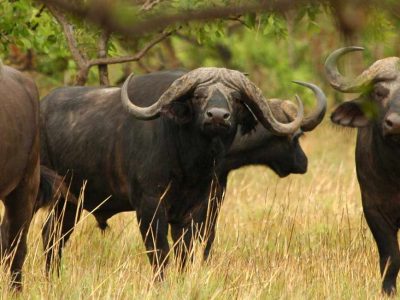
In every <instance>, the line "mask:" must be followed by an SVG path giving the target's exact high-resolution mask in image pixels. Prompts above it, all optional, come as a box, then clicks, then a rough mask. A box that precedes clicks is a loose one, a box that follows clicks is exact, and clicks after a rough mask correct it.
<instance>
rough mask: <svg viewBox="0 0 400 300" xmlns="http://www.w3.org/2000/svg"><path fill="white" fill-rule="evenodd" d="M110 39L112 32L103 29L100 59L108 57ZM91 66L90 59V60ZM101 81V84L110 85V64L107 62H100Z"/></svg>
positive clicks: (100, 39) (100, 41)
mask: <svg viewBox="0 0 400 300" xmlns="http://www.w3.org/2000/svg"><path fill="white" fill-rule="evenodd" d="M109 39H110V33H109V32H108V31H107V30H103V32H102V33H101V35H100V38H99V53H98V58H99V59H105V58H107V45H108V40H109ZM89 67H90V61H89ZM98 67H99V81H100V85H105V86H108V85H110V81H109V79H108V65H107V64H99V66H98Z"/></svg>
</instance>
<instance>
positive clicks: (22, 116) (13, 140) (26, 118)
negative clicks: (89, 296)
mask: <svg viewBox="0 0 400 300" xmlns="http://www.w3.org/2000/svg"><path fill="white" fill-rule="evenodd" d="M0 136H1V139H0V166H1V169H0V199H1V200H2V201H3V203H4V207H5V212H4V216H3V220H2V223H1V231H0V240H1V245H0V246H1V248H0V254H1V255H0V258H1V260H2V262H3V263H5V265H7V266H9V267H10V270H11V279H12V285H13V287H15V288H17V289H19V288H21V277H22V276H21V269H22V265H23V263H24V260H25V255H26V251H27V249H26V248H27V246H26V236H27V232H28V229H29V225H30V222H31V219H32V216H33V211H34V205H35V201H36V196H37V192H38V188H39V181H40V161H39V153H40V151H39V146H40V145H39V95H38V91H37V89H36V85H35V83H34V82H33V81H32V80H31V79H30V78H28V77H26V76H24V75H23V74H22V73H20V72H19V71H17V70H15V69H13V68H11V67H8V66H5V65H2V64H1V63H0Z"/></svg>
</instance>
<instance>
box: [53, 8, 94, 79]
mask: <svg viewBox="0 0 400 300" xmlns="http://www.w3.org/2000/svg"><path fill="white" fill-rule="evenodd" d="M47 8H48V9H49V11H50V13H51V14H52V15H53V16H54V17H55V18H56V20H57V22H58V23H59V24H60V25H61V27H62V29H63V32H64V35H65V38H66V39H67V44H68V48H69V50H70V51H71V55H72V58H73V59H74V61H75V62H76V64H77V65H78V68H79V72H78V74H77V76H76V83H77V84H78V85H84V84H85V83H86V81H87V77H88V74H89V65H88V59H87V57H86V55H85V54H84V53H82V52H81V51H80V50H79V48H78V43H77V42H76V39H75V37H74V32H73V27H72V25H71V24H69V23H68V21H67V19H66V18H65V16H64V15H63V14H62V13H61V12H60V11H59V10H58V9H57V8H55V7H53V6H52V5H48V4H47Z"/></svg>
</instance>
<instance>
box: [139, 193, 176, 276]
mask: <svg viewBox="0 0 400 300" xmlns="http://www.w3.org/2000/svg"><path fill="white" fill-rule="evenodd" d="M136 215H137V219H138V223H139V228H140V233H141V235H142V239H143V242H144V244H145V247H146V250H147V255H148V257H149V260H150V263H151V265H152V266H153V270H154V274H155V275H156V276H157V279H159V280H162V279H163V278H164V269H165V266H166V264H167V262H168V254H169V245H168V238H167V236H168V222H167V211H166V209H165V207H164V205H163V204H162V203H161V200H160V198H158V197H143V198H142V201H141V205H140V206H139V208H138V209H137V211H136Z"/></svg>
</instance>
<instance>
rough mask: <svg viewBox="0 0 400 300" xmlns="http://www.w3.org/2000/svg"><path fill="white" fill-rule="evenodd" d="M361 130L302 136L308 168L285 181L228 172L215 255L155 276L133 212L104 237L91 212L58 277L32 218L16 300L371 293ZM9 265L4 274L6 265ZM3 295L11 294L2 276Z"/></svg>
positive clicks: (252, 170) (328, 129) (376, 291)
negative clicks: (359, 163)
mask: <svg viewBox="0 0 400 300" xmlns="http://www.w3.org/2000/svg"><path fill="white" fill-rule="evenodd" d="M354 140H355V132H353V131H341V130H337V129H334V128H333V127H332V126H331V125H329V124H328V122H326V124H323V125H322V126H320V127H319V128H318V129H317V130H316V131H314V132H311V133H309V134H307V136H305V137H304V138H303V140H302V142H301V143H302V145H303V148H304V149H305V152H306V153H307V154H308V158H309V171H308V172H307V174H306V175H302V176H300V175H291V176H289V177H287V178H285V179H279V178H277V176H276V175H274V174H273V173H272V172H271V171H270V170H267V169H265V168H261V167H247V168H243V169H241V170H238V171H235V172H233V173H232V174H231V175H230V178H229V184H228V185H229V186H228V191H227V194H226V199H225V203H224V205H223V208H222V211H221V215H220V219H219V223H218V229H217V237H216V240H215V243H214V248H213V255H212V257H211V259H210V260H209V261H208V262H207V263H202V262H201V259H200V250H199V251H197V256H196V258H195V261H194V263H193V265H191V267H190V268H189V270H188V271H187V272H186V273H185V274H180V273H179V272H178V271H177V267H176V265H175V264H174V263H172V264H171V265H170V266H169V267H168V271H167V277H166V280H165V281H164V282H162V283H154V282H153V281H152V273H151V269H150V265H149V263H148V261H147V257H146V254H145V249H144V246H143V244H142V241H141V238H140V234H139V231H138V226H137V223H136V218H135V216H134V213H124V214H120V215H117V216H116V217H114V218H112V219H111V220H110V226H111V228H110V230H108V231H107V232H106V234H105V235H102V234H101V232H100V230H98V229H97V228H96V227H95V222H94V218H93V217H92V216H89V217H87V218H86V219H85V220H84V221H83V222H81V223H80V224H79V225H78V226H77V230H76V231H75V233H74V234H73V236H72V237H71V240H70V242H69V243H68V245H67V247H66V248H65V251H64V258H63V261H62V272H61V276H60V277H59V278H57V277H56V276H54V277H53V278H51V279H50V280H48V279H46V276H45V274H44V258H43V254H42V247H41V238H40V227H41V225H42V223H43V218H44V214H43V213H42V214H39V215H38V216H37V217H36V218H35V219H34V221H33V223H32V227H31V231H30V233H29V253H28V256H27V260H26V263H25V265H24V290H23V292H22V293H21V294H20V295H17V296H16V298H20V299H326V298H328V299H375V298H380V297H381V294H380V276H379V271H378V256H377V250H376V248H375V244H374V242H373V240H372V236H371V233H370V232H369V229H368V228H367V225H366V223H365V220H364V218H363V215H362V209H361V201H360V194H359V188H358V184H357V180H356V178H355V168H354ZM2 272H3V271H2ZM0 286H1V288H0V289H1V291H0V294H1V295H2V298H4V299H6V298H9V297H11V294H10V292H9V291H8V289H7V288H6V286H7V278H6V276H5V274H4V272H3V273H0Z"/></svg>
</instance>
